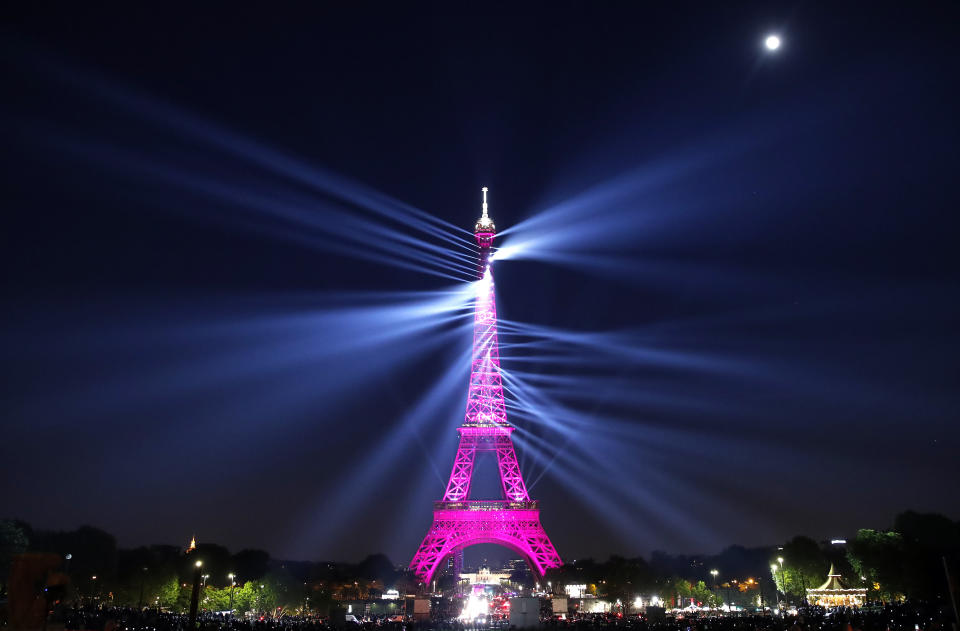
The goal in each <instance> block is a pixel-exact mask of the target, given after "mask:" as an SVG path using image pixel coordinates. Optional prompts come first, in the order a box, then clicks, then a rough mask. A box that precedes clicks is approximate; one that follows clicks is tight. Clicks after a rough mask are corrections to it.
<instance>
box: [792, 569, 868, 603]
mask: <svg viewBox="0 0 960 631" xmlns="http://www.w3.org/2000/svg"><path fill="white" fill-rule="evenodd" d="M866 599H867V590H866V589H863V588H860V589H851V588H848V587H847V586H846V585H844V584H843V583H842V582H841V581H840V575H839V574H837V573H835V572H834V571H833V564H831V565H830V572H829V574H827V582H826V583H824V584H823V585H821V586H820V587H818V588H816V589H808V590H807V602H808V603H810V604H811V605H819V606H821V607H826V608H827V609H830V608H831V607H863V603H864V601H866Z"/></svg>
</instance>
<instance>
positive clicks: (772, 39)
mask: <svg viewBox="0 0 960 631" xmlns="http://www.w3.org/2000/svg"><path fill="white" fill-rule="evenodd" d="M763 43H764V44H765V45H766V47H767V50H776V49H778V48H780V38H779V37H777V36H776V35H768V36H767V39H766V40H764V42H763Z"/></svg>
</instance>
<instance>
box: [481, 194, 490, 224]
mask: <svg viewBox="0 0 960 631" xmlns="http://www.w3.org/2000/svg"><path fill="white" fill-rule="evenodd" d="M480 190H481V191H483V216H482V217H481V218H482V219H490V217H488V216H487V191H488V190H490V189H488V188H487V187H486V186H484V187H483V188H482V189H480Z"/></svg>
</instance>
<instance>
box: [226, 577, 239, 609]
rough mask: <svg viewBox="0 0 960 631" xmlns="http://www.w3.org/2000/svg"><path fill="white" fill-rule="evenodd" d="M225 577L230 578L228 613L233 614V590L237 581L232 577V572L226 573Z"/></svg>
mask: <svg viewBox="0 0 960 631" xmlns="http://www.w3.org/2000/svg"><path fill="white" fill-rule="evenodd" d="M227 578H229V579H230V615H231V616H232V615H233V592H234V590H235V589H236V588H237V582H236V581H235V580H233V579H234V575H233V572H231V573H230V574H227Z"/></svg>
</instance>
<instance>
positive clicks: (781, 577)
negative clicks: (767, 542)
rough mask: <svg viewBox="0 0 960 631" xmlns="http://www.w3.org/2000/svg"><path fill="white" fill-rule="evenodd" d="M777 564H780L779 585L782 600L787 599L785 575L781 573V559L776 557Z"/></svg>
mask: <svg viewBox="0 0 960 631" xmlns="http://www.w3.org/2000/svg"><path fill="white" fill-rule="evenodd" d="M777 563H779V564H780V584H781V585H783V598H784V600H786V599H787V575H786V574H784V572H783V557H777Z"/></svg>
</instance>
